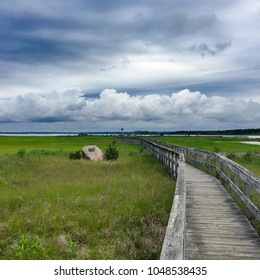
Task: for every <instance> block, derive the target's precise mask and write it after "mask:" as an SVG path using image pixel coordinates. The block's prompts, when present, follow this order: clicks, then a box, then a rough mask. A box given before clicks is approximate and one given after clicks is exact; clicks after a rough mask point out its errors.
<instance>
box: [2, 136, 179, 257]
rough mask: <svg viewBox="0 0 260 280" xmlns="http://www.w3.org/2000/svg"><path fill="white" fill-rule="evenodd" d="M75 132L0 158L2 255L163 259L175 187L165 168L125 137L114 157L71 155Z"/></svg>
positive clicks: (25, 147) (102, 140) (102, 142)
mask: <svg viewBox="0 0 260 280" xmlns="http://www.w3.org/2000/svg"><path fill="white" fill-rule="evenodd" d="M42 138H45V137H42ZM79 138H80V139H81V141H82V137H79ZM56 139H58V141H60V139H59V138H58V137H57V138H56V137H52V141H53V142H55V141H56ZM70 139H73V143H72V145H71V147H69V145H68V144H67V143H66V145H58V144H57V143H56V145H57V147H56V150H54V149H53V148H52V147H53V146H55V143H51V146H52V147H51V149H50V150H48V145H46V142H45V145H44V148H41V147H40V148H38V149H37V148H36V147H35V145H36V144H37V143H36V142H35V143H34V145H33V147H31V148H30V147H28V145H26V144H25V145H24V146H23V145H22V144H21V143H20V147H19V148H18V150H20V149H25V150H26V153H24V154H23V155H22V156H20V155H19V154H17V151H18V150H16V151H14V150H12V149H11V150H12V153H10V152H11V150H9V153H8V154H5V155H2V156H1V157H0V166H1V168H0V178H1V180H0V212H1V219H0V240H1V244H0V258H1V259H158V258H159V254H160V250H161V246H162V242H163V238H164V233H165V229H166V226H167V222H168V215H169V212H170V208H171V204H172V199H173V193H174V182H173V181H172V180H171V179H170V177H169V175H168V174H167V172H166V169H165V167H164V166H163V165H161V164H160V163H158V162H157V161H156V159H154V158H152V157H151V156H150V155H149V154H147V153H146V152H145V151H144V150H142V149H140V147H139V146H130V145H127V144H125V143H120V144H118V149H119V151H120V157H119V158H118V160H117V161H114V162H109V161H104V162H93V161H85V160H83V159H81V160H77V161H72V160H69V158H68V154H69V152H70V151H73V150H76V149H78V148H81V146H75V145H74V144H75V139H74V138H68V141H69V140H70ZM40 140H41V139H40V138H38V141H40ZM97 140H99V141H100V143H98V141H97ZM105 140H106V141H104V138H101V139H97V138H96V141H95V143H93V144H97V145H99V146H102V145H103V147H106V146H107V143H109V142H111V139H110V138H106V137H105ZM26 141H28V142H30V141H29V140H26ZM34 141H35V140H34ZM42 141H46V140H45V139H43V140H42ZM84 142H88V143H89V142H90V139H89V138H87V137H85V139H84ZM91 142H94V141H91ZM38 146H40V144H39V143H38ZM30 248H31V249H30ZM32 248H33V249H32Z"/></svg>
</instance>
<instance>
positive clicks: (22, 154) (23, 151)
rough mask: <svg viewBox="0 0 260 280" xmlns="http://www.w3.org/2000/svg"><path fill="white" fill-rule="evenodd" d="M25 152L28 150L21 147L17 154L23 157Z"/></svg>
mask: <svg viewBox="0 0 260 280" xmlns="http://www.w3.org/2000/svg"><path fill="white" fill-rule="evenodd" d="M25 153H26V150H25V149H21V150H19V151H17V153H16V154H17V155H18V156H19V157H23V156H24V155H25Z"/></svg>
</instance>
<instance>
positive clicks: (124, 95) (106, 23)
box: [0, 0, 260, 132]
mask: <svg viewBox="0 0 260 280" xmlns="http://www.w3.org/2000/svg"><path fill="white" fill-rule="evenodd" d="M0 16H1V17H0V18H1V19H0V23H1V24H0V38H1V46H0V63H1V67H0V131H10V132H11V131H64V132H66V131H119V130H120V128H121V127H123V128H124V129H125V130H126V131H134V130H154V131H169V130H171V131H176V130H222V129H223V130H225V129H239V128H259V127H260V126H259V124H260V94H259V86H260V80H259V77H260V71H259V69H260V38H259V34H258V33H259V29H260V1H259V0H249V1H243V0H231V1H228V2H226V1H224V0H220V1H217V2H212V1H207V2H205V1H202V0H198V1H196V3H194V1H191V0H187V1H180V0H162V1H159V2H158V1H155V0H150V1H147V0H139V1H135V0H132V1H128V0H126V1H119V0H111V1H105V0H96V1H92V0H87V1H83V0H75V1H73V2H72V1H68V0H63V1H61V0H57V1H50V0H46V1H44V2H43V1H40V0H35V1H33V2H32V1H29V0H21V1H17V0H9V1H1V5H0Z"/></svg>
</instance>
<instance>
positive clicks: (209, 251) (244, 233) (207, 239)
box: [185, 164, 260, 260]
mask: <svg viewBox="0 0 260 280" xmlns="http://www.w3.org/2000/svg"><path fill="white" fill-rule="evenodd" d="M185 259H187V260H189V259H195V260H202V259H207V260H210V259H215V260H217V259H222V260H224V259H244V260H245V259H251V260H252V259H260V237H259V235H258V234H257V233H256V232H255V230H254V229H253V227H252V226H251V224H250V223H249V221H248V220H247V219H246V217H245V216H244V215H243V214H242V213H241V211H240V209H239V208H238V206H237V205H236V203H235V202H234V201H233V200H232V198H231V197H230V196H229V194H228V193H227V192H226V190H225V188H224V187H223V186H222V185H221V184H220V182H219V181H218V180H217V179H216V178H214V177H212V176H210V175H208V174H206V173H204V172H202V171H200V170H198V169H196V168H194V167H192V166H190V165H188V164H186V248H185Z"/></svg>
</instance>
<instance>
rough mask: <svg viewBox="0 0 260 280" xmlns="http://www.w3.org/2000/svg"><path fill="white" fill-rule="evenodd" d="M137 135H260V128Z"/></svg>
mask: <svg viewBox="0 0 260 280" xmlns="http://www.w3.org/2000/svg"><path fill="white" fill-rule="evenodd" d="M134 133H135V134H150V135H151V134H152V135H163V134H167V135H260V128H248V129H232V130H207V131H203V130H191V131H189V130H181V131H164V132H155V131H135V132H134Z"/></svg>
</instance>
